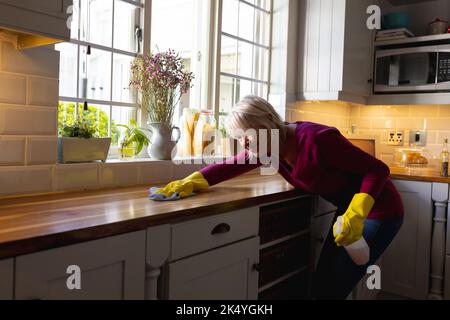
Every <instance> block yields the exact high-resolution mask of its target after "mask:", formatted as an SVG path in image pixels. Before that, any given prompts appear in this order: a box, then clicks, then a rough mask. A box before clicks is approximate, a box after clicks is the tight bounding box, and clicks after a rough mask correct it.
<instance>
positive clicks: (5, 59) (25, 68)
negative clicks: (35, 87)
mask: <svg viewBox="0 0 450 320" xmlns="http://www.w3.org/2000/svg"><path fill="white" fill-rule="evenodd" d="M0 49H1V50H2V52H1V55H0V56H1V63H0V64H1V66H2V70H3V71H8V72H14V73H22V74H27V75H36V76H42V77H48V78H53V79H58V77H59V52H58V51H55V50H53V49H52V47H41V48H32V49H25V50H20V51H19V50H16V49H15V48H14V47H13V46H12V44H10V43H7V42H2V45H1V48H0Z"/></svg>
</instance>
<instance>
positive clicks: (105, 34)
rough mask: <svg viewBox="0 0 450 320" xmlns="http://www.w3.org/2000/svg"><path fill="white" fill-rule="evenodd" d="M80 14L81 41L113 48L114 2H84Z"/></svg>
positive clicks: (109, 0) (101, 0)
mask: <svg viewBox="0 0 450 320" xmlns="http://www.w3.org/2000/svg"><path fill="white" fill-rule="evenodd" d="M80 13H81V30H80V32H81V34H80V40H82V41H86V42H90V43H95V44H100V45H103V46H107V47H111V42H112V0H83V1H81V12H80Z"/></svg>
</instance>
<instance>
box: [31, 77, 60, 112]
mask: <svg viewBox="0 0 450 320" xmlns="http://www.w3.org/2000/svg"><path fill="white" fill-rule="evenodd" d="M58 95H59V82H58V80H56V79H47V78H38V77H29V78H28V104H30V105H34V106H49V107H57V106H58Z"/></svg>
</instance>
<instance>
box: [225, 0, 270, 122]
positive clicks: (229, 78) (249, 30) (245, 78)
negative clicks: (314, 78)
mask: <svg viewBox="0 0 450 320" xmlns="http://www.w3.org/2000/svg"><path fill="white" fill-rule="evenodd" d="M221 11H222V30H221V32H220V34H221V48H220V62H219V65H220V71H219V74H220V82H219V83H220V87H219V88H218V105H217V106H216V107H217V108H218V110H216V112H217V113H218V114H220V115H221V116H224V115H226V114H227V113H228V112H229V111H230V110H231V108H232V107H233V105H234V104H235V103H236V102H238V101H239V100H240V99H241V98H242V97H244V96H245V95H247V94H255V95H258V96H261V97H263V98H265V99H267V98H268V91H269V77H270V75H269V65H270V48H271V36H270V34H271V12H272V0H247V1H244V0H224V1H222V8H221Z"/></svg>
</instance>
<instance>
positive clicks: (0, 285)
mask: <svg viewBox="0 0 450 320" xmlns="http://www.w3.org/2000/svg"><path fill="white" fill-rule="evenodd" d="M13 282H14V260H13V259H9V260H3V261H0V300H12V298H13Z"/></svg>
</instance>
